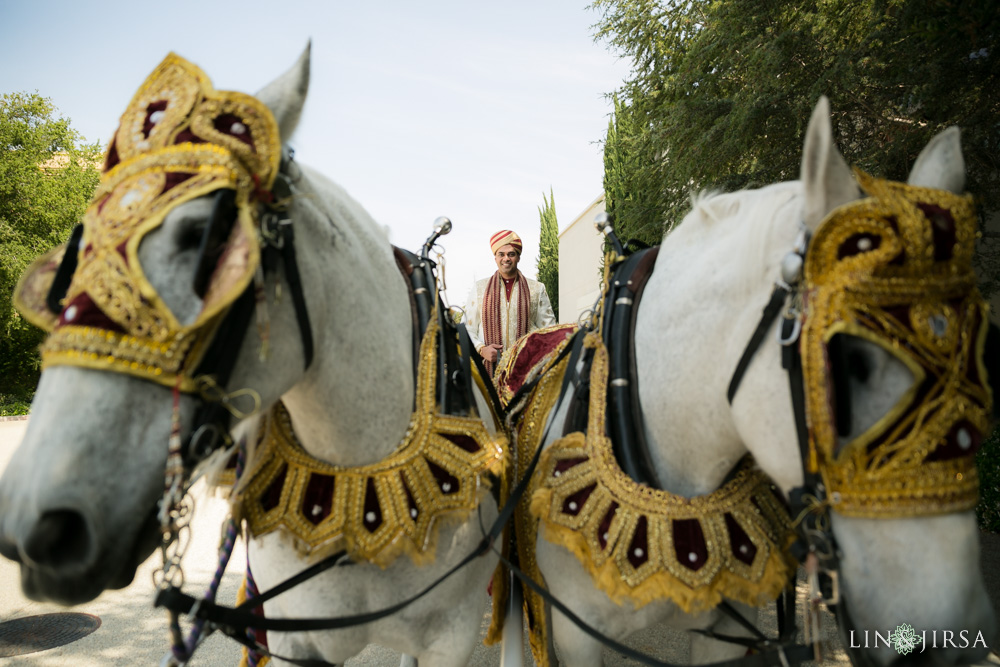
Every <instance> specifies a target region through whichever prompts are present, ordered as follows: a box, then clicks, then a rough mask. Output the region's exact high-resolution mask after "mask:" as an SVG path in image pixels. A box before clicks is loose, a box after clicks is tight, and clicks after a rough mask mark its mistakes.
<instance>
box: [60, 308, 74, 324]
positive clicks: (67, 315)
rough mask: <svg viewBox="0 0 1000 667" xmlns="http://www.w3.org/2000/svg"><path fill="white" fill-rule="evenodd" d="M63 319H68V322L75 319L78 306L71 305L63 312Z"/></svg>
mask: <svg viewBox="0 0 1000 667" xmlns="http://www.w3.org/2000/svg"><path fill="white" fill-rule="evenodd" d="M63 319H64V320H66V321H67V322H72V321H73V320H75V319H76V306H70V307H69V308H67V309H66V312H64V313H63Z"/></svg>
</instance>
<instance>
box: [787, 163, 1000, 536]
mask: <svg viewBox="0 0 1000 667" xmlns="http://www.w3.org/2000/svg"><path fill="white" fill-rule="evenodd" d="M857 178H858V181H859V183H860V184H861V186H862V188H863V189H864V190H865V192H866V193H868V194H869V197H868V198H865V199H862V200H859V201H857V202H852V203H850V204H846V205H844V206H841V207H840V208H838V209H836V210H834V211H833V212H832V213H831V214H830V215H829V216H828V218H827V219H826V220H825V221H824V222H823V224H822V225H821V226H820V228H819V229H818V231H817V233H816V235H815V237H814V238H813V239H812V240H811V242H810V244H809V250H808V253H807V255H806V262H805V289H806V292H805V295H804V297H805V306H806V311H805V315H804V322H803V328H802V341H801V344H802V354H803V373H804V377H805V384H806V405H807V414H808V421H809V428H810V433H811V455H810V461H809V462H808V465H809V468H810V470H811V471H813V472H816V471H819V472H820V473H821V474H822V477H823V481H824V483H825V485H826V489H827V494H828V498H829V501H830V502H831V505H832V507H833V508H834V509H835V510H836V511H838V512H840V513H841V514H845V515H848V516H858V517H908V516H925V515H932V514H943V513H949V512H955V511H960V510H967V509H971V508H973V507H974V506H975V505H976V502H977V499H978V488H979V485H978V476H977V474H976V468H975V462H974V458H973V452H974V449H975V444H976V439H977V438H980V437H982V436H984V435H985V434H986V433H988V431H989V427H990V421H989V415H990V412H991V406H992V394H991V391H990V388H989V385H988V384H987V382H986V371H985V368H984V367H983V363H982V353H983V347H984V345H985V340H986V332H987V326H988V320H987V306H986V304H985V302H984V300H983V299H982V297H981V296H980V295H979V292H978V290H977V289H976V279H975V274H974V273H973V270H972V264H971V258H972V253H973V249H974V242H975V238H976V216H975V211H974V209H973V203H972V198H971V196H968V195H964V196H960V195H955V194H953V193H950V192H946V191H942V190H934V189H930V188H921V187H913V186H909V185H905V184H902V183H893V182H889V181H883V180H878V179H874V178H871V177H870V176H868V175H866V174H864V173H862V172H857ZM838 334H850V335H853V336H859V337H862V338H865V339H866V340H869V341H871V342H874V343H876V344H877V345H880V346H882V347H883V348H884V349H885V350H887V351H888V352H889V353H890V354H892V355H894V356H895V357H897V358H898V359H899V360H900V361H902V362H903V363H904V364H905V365H906V366H907V367H908V368H909V369H910V371H911V372H912V373H913V375H914V378H915V383H914V386H913V388H912V389H911V390H910V391H909V392H908V393H907V394H906V396H904V397H903V399H902V400H901V401H900V402H899V404H898V405H897V406H896V407H895V408H894V409H893V410H892V411H890V413H889V414H887V415H885V416H884V417H883V418H882V419H881V420H880V421H879V422H878V423H876V424H875V425H874V426H872V427H871V428H870V429H869V430H868V431H867V432H865V433H863V434H861V435H860V436H859V437H858V438H856V439H855V440H854V441H852V442H849V443H846V444H843V445H840V444H839V443H838V440H837V433H836V428H835V405H834V401H833V394H832V390H833V386H832V378H831V376H830V372H829V364H830V361H829V359H828V345H829V343H830V341H831V339H832V338H833V337H834V336H836V335H838Z"/></svg>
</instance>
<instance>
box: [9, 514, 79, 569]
mask: <svg viewBox="0 0 1000 667" xmlns="http://www.w3.org/2000/svg"><path fill="white" fill-rule="evenodd" d="M94 544H95V542H94V539H93V536H92V535H91V530H90V527H89V524H88V522H87V520H86V518H85V517H84V516H83V515H82V514H81V513H80V512H77V511H76V510H71V509H59V510H50V511H48V512H45V513H44V514H42V516H41V517H39V519H38V521H37V522H35V524H34V525H33V526H31V528H30V530H29V532H28V534H27V537H26V538H25V539H24V542H23V547H22V553H23V556H24V558H25V560H28V561H30V562H31V563H33V564H35V565H38V566H42V567H49V568H53V569H56V570H65V569H77V568H79V569H86V568H87V567H89V566H90V565H91V561H92V559H93V558H94V555H95V553H96V552H95V549H94ZM4 555H6V553H5V554H4Z"/></svg>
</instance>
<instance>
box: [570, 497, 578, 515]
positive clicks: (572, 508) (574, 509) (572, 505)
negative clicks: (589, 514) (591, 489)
mask: <svg viewBox="0 0 1000 667" xmlns="http://www.w3.org/2000/svg"><path fill="white" fill-rule="evenodd" d="M577 507H579V505H577V504H576V502H575V501H572V500H571V501H569V511H570V512H575V511H576V508H577Z"/></svg>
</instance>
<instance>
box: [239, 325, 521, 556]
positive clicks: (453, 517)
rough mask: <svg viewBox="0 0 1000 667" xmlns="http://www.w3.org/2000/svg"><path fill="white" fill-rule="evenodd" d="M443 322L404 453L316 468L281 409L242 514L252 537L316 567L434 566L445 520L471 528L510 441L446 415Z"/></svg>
mask: <svg viewBox="0 0 1000 667" xmlns="http://www.w3.org/2000/svg"><path fill="white" fill-rule="evenodd" d="M437 330H438V325H437V319H436V318H435V317H432V318H431V325H430V326H429V327H428V329H427V332H426V333H425V334H424V338H423V341H422V342H421V346H420V366H419V370H418V380H417V401H416V410H415V411H414V413H413V416H412V417H411V420H410V427H409V429H408V430H407V432H406V435H405V437H404V438H403V440H402V442H401V443H400V445H399V447H398V448H397V449H396V451H395V452H394V453H393V454H392V455H391V456H389V457H388V458H385V459H383V460H381V461H379V462H378V463H373V464H370V465H364V466H357V467H343V466H336V465H332V464H329V463H325V462H323V461H319V460H317V459H315V458H313V457H312V456H311V455H310V454H308V453H307V452H306V451H305V450H303V449H302V447H301V445H300V444H299V443H298V441H297V440H296V439H295V433H294V432H293V430H292V424H291V420H290V419H289V416H288V413H287V412H286V410H285V409H284V407H283V406H282V405H281V404H280V403H279V404H277V405H276V406H275V407H274V409H273V410H272V411H271V413H270V415H269V416H268V419H267V421H266V423H265V425H264V429H263V440H262V444H261V448H260V449H259V453H258V454H257V455H256V456H255V460H254V461H253V462H252V463H251V465H250V468H249V470H248V476H247V480H248V481H247V482H246V484H245V485H243V486H242V488H241V489H240V490H239V492H238V497H237V498H236V500H235V501H234V507H236V511H237V513H238V514H241V515H242V516H243V517H245V518H246V522H247V527H248V530H249V531H250V534H251V535H255V536H260V535H265V534H267V533H270V532H272V531H275V530H279V529H281V530H283V531H285V532H287V533H288V534H290V535H291V536H292V537H293V539H294V541H295V544H296V545H297V547H298V548H299V549H300V551H301V552H302V553H303V554H305V555H308V556H316V557H317V558H320V557H323V556H325V555H329V554H332V553H336V552H337V551H340V550H347V552H348V553H349V554H350V556H351V558H352V559H353V560H356V561H359V562H360V561H363V562H370V563H375V564H377V565H379V566H380V567H386V566H387V565H389V564H390V563H391V562H392V561H393V560H395V559H396V558H397V557H398V556H400V555H401V554H406V555H408V556H409V557H410V558H411V559H412V560H413V562H414V563H416V564H418V565H419V564H425V563H429V562H433V560H434V554H435V548H436V542H437V540H436V531H437V528H438V526H439V525H440V523H441V522H442V521H444V520H449V521H460V520H464V519H466V518H467V517H468V516H469V515H470V514H471V513H472V512H473V511H474V510H475V509H476V507H477V506H478V505H479V502H480V500H481V499H482V496H483V494H484V493H485V492H486V491H487V489H488V487H489V482H488V480H487V479H484V476H485V475H488V474H495V475H499V474H501V472H502V467H503V461H504V452H505V451H506V448H507V439H506V437H505V436H504V435H503V434H502V433H499V432H498V433H497V434H496V435H495V436H493V435H490V434H489V433H488V432H487V430H486V427H485V426H484V425H483V422H482V420H480V419H478V418H473V417H454V416H450V415H444V414H438V413H437V407H436V405H435V400H434V387H435V377H436V373H437V343H436V340H437Z"/></svg>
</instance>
